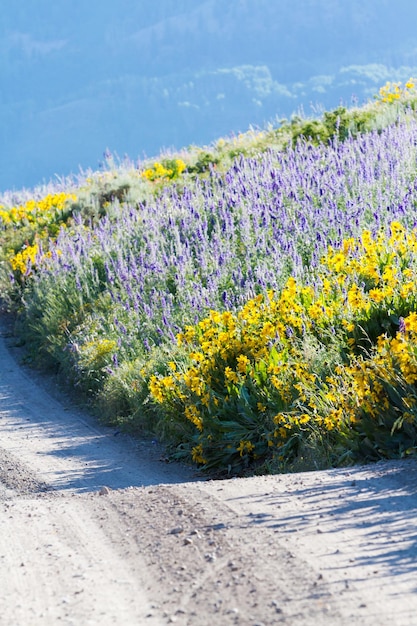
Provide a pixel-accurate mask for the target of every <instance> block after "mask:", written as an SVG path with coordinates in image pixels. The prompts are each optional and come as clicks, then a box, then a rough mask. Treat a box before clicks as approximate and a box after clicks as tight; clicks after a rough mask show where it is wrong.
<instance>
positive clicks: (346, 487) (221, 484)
mask: <svg viewBox="0 0 417 626" xmlns="http://www.w3.org/2000/svg"><path fill="white" fill-rule="evenodd" d="M7 334H8V333H7V331H6V329H5V327H4V326H3V332H2V337H1V338H0V624H2V625H4V626H12V625H13V626H17V625H19V626H20V625H22V624H24V625H25V626H26V625H27V626H34V625H43V624H48V625H54V626H55V625H56V624H76V625H83V626H84V625H96V624H97V625H100V626H106V625H107V624H116V625H123V626H126V625H130V624H132V625H140V626H141V625H148V624H149V625H150V626H156V625H161V624H162V625H164V624H171V623H176V624H180V625H182V626H185V625H187V626H208V625H211V624H214V623H215V624H219V625H220V626H223V625H225V626H228V625H229V624H230V625H232V624H237V625H242V626H243V625H244V626H246V625H248V626H261V625H264V626H267V625H268V626H269V625H272V624H286V625H287V626H293V625H294V626H302V625H310V624H312V625H313V624H314V625H316V624H320V625H325V626H327V625H329V626H330V625H331V626H342V625H345V624H349V625H351V624H352V625H354V626H355V625H366V626H367V625H369V626H371V625H372V626H374V625H375V624H378V626H385V625H387V626H388V624H389V625H390V626H397V625H398V626H403V625H404V626H412V625H414V624H416V623H417V619H416V617H415V615H416V611H417V575H416V574H417V523H416V520H417V515H416V514H417V510H416V509H417V493H416V491H417V463H416V462H415V461H412V460H408V461H402V462H387V463H379V464H376V465H373V466H367V467H358V468H352V469H349V470H346V469H344V470H331V471H325V472H312V473H304V474H292V475H285V476H268V477H255V478H249V479H231V480H227V481H210V480H204V477H202V476H201V475H199V474H198V473H197V472H196V471H195V470H193V469H190V468H187V467H185V466H181V465H176V464H172V463H167V462H166V460H165V459H164V456H163V451H162V450H161V449H160V447H159V445H158V444H157V443H156V442H153V441H135V440H132V439H130V438H129V437H127V436H126V435H123V434H118V433H117V431H114V430H112V429H108V428H103V427H101V426H99V425H97V423H96V422H95V421H94V420H93V419H92V418H91V417H90V416H88V415H87V414H85V413H82V412H81V411H80V410H78V409H76V408H74V406H73V405H71V403H70V402H69V401H67V399H66V397H65V396H63V395H62V394H60V393H59V391H58V390H57V389H56V388H55V386H54V384H53V381H50V380H49V381H47V384H48V385H49V387H48V388H47V389H46V388H45V380H44V379H41V378H40V377H39V376H36V375H34V374H33V373H29V372H28V371H27V370H26V369H24V368H22V367H20V366H19V365H18V364H17V361H16V358H15V357H16V354H15V352H16V350H15V349H14V348H13V342H12V340H11V339H10V338H9V337H8V336H7Z"/></svg>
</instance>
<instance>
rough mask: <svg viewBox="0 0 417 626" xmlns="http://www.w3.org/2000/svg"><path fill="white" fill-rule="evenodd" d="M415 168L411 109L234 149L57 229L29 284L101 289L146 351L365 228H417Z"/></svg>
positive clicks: (124, 332)
mask: <svg viewBox="0 0 417 626" xmlns="http://www.w3.org/2000/svg"><path fill="white" fill-rule="evenodd" d="M416 174H417V122H416V120H415V119H414V118H413V117H412V115H411V114H410V115H409V116H408V117H406V118H405V121H403V122H401V123H398V124H396V125H393V126H391V127H389V128H387V129H385V130H383V131H380V132H372V133H369V134H364V135H362V136H359V137H357V138H355V139H350V140H347V141H345V142H343V143H339V142H334V143H333V144H332V145H319V146H316V147H315V146H313V145H311V144H309V143H308V142H304V141H300V142H298V144H297V146H296V147H294V148H289V149H288V150H286V151H281V152H279V151H274V150H270V151H267V152H265V153H263V154H260V155H259V156H258V157H256V158H244V157H239V158H237V159H236V160H235V162H234V164H233V166H232V167H231V168H230V169H229V171H227V172H226V174H221V173H216V172H215V171H212V172H211V174H210V176H209V177H208V178H206V179H197V180H196V181H195V182H193V183H191V182H190V184H189V186H185V188H182V187H174V186H171V187H168V188H166V189H165V190H164V191H163V192H162V193H161V194H160V195H159V196H158V198H157V199H155V200H154V201H153V202H148V203H146V204H143V205H140V206H128V207H121V208H120V211H119V213H118V217H117V219H109V218H108V217H105V218H103V219H102V220H101V221H100V223H99V224H98V225H97V226H95V227H92V228H91V229H88V230H87V229H85V227H84V226H82V224H79V226H78V228H77V232H76V233H75V234H74V233H72V234H68V233H67V232H65V231H62V232H61V234H60V235H59V237H58V240H57V242H56V248H57V249H59V250H60V251H61V253H60V255H54V256H53V259H52V261H51V263H50V264H49V265H48V266H46V267H45V268H44V269H43V271H41V272H40V273H39V275H38V277H37V279H36V280H37V281H38V282H39V284H41V283H42V281H45V280H46V281H48V280H51V279H52V280H55V278H56V277H57V276H58V275H59V278H60V280H59V283H60V284H61V285H62V281H63V280H64V281H65V275H68V277H70V279H71V280H72V281H74V280H75V281H76V284H77V288H78V289H79V290H81V291H83V290H84V292H85V295H84V297H85V298H89V297H90V298H93V297H94V298H95V297H98V295H100V294H101V295H102V294H103V293H106V294H108V298H109V302H111V309H112V313H111V315H112V320H113V324H114V325H115V327H116V328H117V329H118V332H120V335H121V336H122V342H123V341H125V342H127V343H129V341H132V340H133V337H134V338H135V339H138V338H139V340H140V341H141V342H142V345H144V346H145V347H147V346H148V345H149V343H150V344H152V343H159V342H161V341H162V340H171V339H172V338H173V337H174V335H175V334H176V333H177V332H178V331H179V330H180V329H181V328H183V327H184V325H185V324H189V323H194V322H195V321H196V320H198V319H200V318H201V316H202V315H204V314H205V313H206V312H207V310H208V309H211V308H214V309H225V308H227V309H235V308H236V307H238V306H239V305H240V304H242V303H243V302H244V301H246V300H247V299H248V298H250V297H252V296H253V295H255V294H257V293H259V292H262V291H264V290H265V289H267V288H279V287H280V286H282V284H283V282H284V280H285V279H286V278H287V277H288V275H290V274H292V275H297V274H300V273H301V272H304V271H306V270H307V271H308V270H309V269H314V267H315V266H316V265H317V263H318V262H319V260H320V257H321V256H322V254H323V253H324V252H325V251H326V249H327V246H328V245H329V244H332V245H338V244H339V243H340V242H341V240H342V239H343V238H345V237H350V236H355V235H357V234H358V233H359V232H360V231H361V230H362V229H363V228H364V227H366V228H369V229H370V230H371V231H372V232H376V231H377V230H379V229H380V228H381V227H383V226H388V224H389V223H390V222H391V221H392V220H400V221H402V222H403V223H405V224H407V225H409V226H415V225H416V211H415V207H416V204H417V175H416ZM54 277H55V278H54ZM92 285H93V287H92ZM87 291H88V293H87ZM92 294H93V295H92Z"/></svg>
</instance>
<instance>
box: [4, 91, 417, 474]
mask: <svg viewBox="0 0 417 626" xmlns="http://www.w3.org/2000/svg"><path fill="white" fill-rule="evenodd" d="M416 102H417V93H416V90H415V87H414V83H413V82H412V81H411V80H410V81H409V82H408V83H406V84H405V85H404V86H401V85H399V84H388V85H386V86H384V87H383V88H382V89H381V90H380V92H379V95H378V97H377V98H376V99H375V101H374V102H371V103H369V104H367V105H366V106H365V107H362V108H352V109H345V108H343V107H339V108H337V109H336V110H334V111H331V112H326V113H324V115H323V116H322V117H321V118H320V119H301V118H294V119H292V120H289V121H284V122H282V123H281V125H280V126H279V128H268V129H265V130H262V131H255V130H250V131H248V132H247V133H245V134H241V135H239V136H237V137H231V138H227V139H220V140H219V141H217V142H216V143H215V144H214V145H212V146H206V147H204V148H198V147H194V146H192V147H190V148H189V149H188V150H187V151H183V152H181V153H180V154H165V155H161V156H160V157H159V158H158V160H149V161H148V162H147V163H145V164H142V165H141V167H140V168H138V167H135V166H134V165H132V164H131V163H127V162H124V163H120V164H116V163H115V162H114V161H113V159H112V158H111V157H109V159H108V161H107V163H106V167H105V168H104V169H103V170H102V171H100V172H94V173H89V174H88V175H86V176H85V177H84V179H83V180H82V181H72V182H71V183H66V184H65V185H64V186H61V187H60V188H59V189H58V188H55V189H54V188H51V189H49V193H48V194H47V195H45V194H40V193H39V192H37V191H35V192H34V193H33V194H32V196H31V197H28V196H27V195H25V194H24V193H23V192H22V194H21V198H18V199H17V201H16V198H15V197H13V198H12V196H10V195H7V194H5V196H4V198H3V200H2V206H1V207H0V238H1V257H0V281H1V290H2V294H3V305H4V306H5V307H8V308H9V309H10V310H13V311H14V312H15V313H16V318H17V323H16V328H17V331H18V333H19V334H20V337H21V339H22V340H23V341H25V342H26V346H27V349H28V353H29V354H30V355H31V356H32V358H33V361H34V363H35V364H38V365H41V366H45V367H48V368H52V369H53V370H55V371H56V372H58V373H59V374H60V375H62V377H63V378H65V379H66V380H68V381H70V382H71V383H72V384H73V385H74V386H75V387H76V388H77V389H78V390H79V391H81V392H82V393H83V394H84V396H85V398H88V400H89V401H90V402H91V404H92V406H94V407H96V408H98V409H99V413H100V415H101V416H102V417H103V418H104V419H106V420H107V421H108V422H110V423H115V424H116V423H117V424H118V425H120V426H122V427H126V428H130V429H132V430H134V431H147V432H153V433H156V434H157V435H158V436H159V437H161V438H162V439H163V440H164V441H165V442H166V444H167V446H168V447H169V449H170V452H171V454H172V455H173V457H176V458H184V459H186V460H189V461H191V462H194V463H197V464H198V465H200V466H201V467H203V468H205V469H207V470H211V471H217V472H220V473H221V474H225V475H230V474H234V473H244V472H254V471H256V472H273V471H291V470H294V469H314V468H322V467H329V466H334V465H341V464H348V463H354V462H359V461H367V460H375V459H378V458H386V457H403V456H409V455H413V454H415V452H416V450H417V392H416V385H417V350H416V348H415V345H416V336H417V335H416V333H417V323H416V316H417V299H416V297H415V293H417V289H416V288H417V284H416V283H417V280H416V276H417V266H416V262H415V253H416V250H417V234H416V229H415V208H416V205H417V195H416V189H417V168H416V158H417V147H416V146H417V119H416V116H415V114H414V110H415V107H416Z"/></svg>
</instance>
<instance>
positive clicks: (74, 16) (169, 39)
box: [0, 0, 417, 191]
mask: <svg viewBox="0 0 417 626" xmlns="http://www.w3.org/2000/svg"><path fill="white" fill-rule="evenodd" d="M416 23H417V3H416V4H414V3H413V2H411V0H395V2H394V0H159V1H158V2H156V1H155V0H88V2H86V1H85V0H19V2H16V3H4V4H3V6H2V10H1V12H0V85H1V89H0V111H1V116H0V120H1V121H0V145H1V151H0V191H4V190H6V189H13V188H21V187H31V186H34V185H36V184H39V183H42V182H43V181H48V180H49V179H51V178H54V177H55V176H61V175H69V174H70V173H77V172H78V171H79V169H80V168H84V169H85V168H89V167H91V168H93V169H97V167H98V165H99V162H100V159H101V157H102V155H103V152H104V151H105V150H106V149H108V150H110V151H111V152H112V153H115V154H117V155H118V156H119V157H120V158H123V157H124V155H125V154H127V155H129V157H131V158H132V159H136V158H138V159H142V158H145V157H151V156H154V155H157V154H158V153H159V152H160V151H161V150H171V149H172V150H173V149H181V148H182V147H186V146H188V145H190V144H193V145H204V144H209V143H211V142H212V141H214V140H216V139H218V138H219V137H220V136H222V135H223V136H225V135H226V136H230V135H232V134H237V133H239V132H244V131H246V130H248V128H249V126H255V127H261V128H263V127H265V126H266V125H267V124H268V123H273V124H277V123H278V120H279V119H282V118H283V117H286V118H289V117H290V116H291V115H292V114H294V113H297V112H300V111H304V114H305V115H307V116H309V115H312V114H313V113H314V114H315V115H318V114H320V111H321V110H323V109H329V108H335V107H337V106H338V105H339V104H341V103H342V104H345V105H347V106H350V105H351V104H352V103H357V104H362V103H363V102H364V101H366V100H368V99H370V98H372V97H373V95H374V94H375V93H377V91H378V89H379V87H380V86H382V85H383V84H384V83H385V82H386V81H388V80H391V81H396V80H399V81H403V82H404V81H406V80H407V79H408V78H410V77H411V76H416V75H417V35H416V30H415V24H416Z"/></svg>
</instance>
